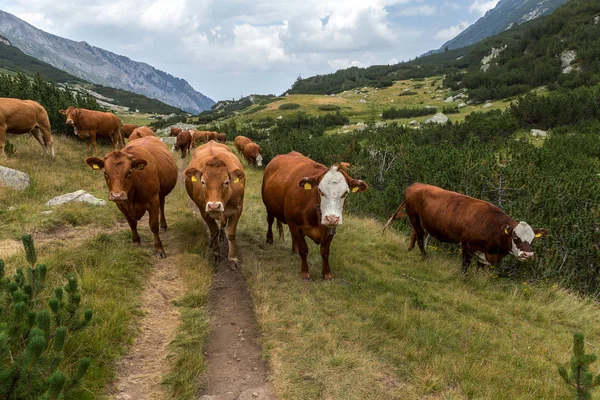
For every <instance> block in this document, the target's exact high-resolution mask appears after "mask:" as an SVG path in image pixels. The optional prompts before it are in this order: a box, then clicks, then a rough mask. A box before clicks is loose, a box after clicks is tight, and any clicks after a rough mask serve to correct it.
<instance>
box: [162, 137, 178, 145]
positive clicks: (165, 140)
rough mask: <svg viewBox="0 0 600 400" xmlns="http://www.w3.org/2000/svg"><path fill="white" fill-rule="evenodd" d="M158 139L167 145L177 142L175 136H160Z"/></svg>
mask: <svg viewBox="0 0 600 400" xmlns="http://www.w3.org/2000/svg"><path fill="white" fill-rule="evenodd" d="M160 141H161V142H163V143H164V144H166V145H167V146H169V147H171V146H173V145H174V144H175V143H177V138H176V137H175V136H167V137H161V138H160Z"/></svg>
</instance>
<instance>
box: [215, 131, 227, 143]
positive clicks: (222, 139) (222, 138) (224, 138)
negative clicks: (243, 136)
mask: <svg viewBox="0 0 600 400" xmlns="http://www.w3.org/2000/svg"><path fill="white" fill-rule="evenodd" d="M217 142H219V143H225V142H227V135H226V134H224V133H219V134H218V135H217Z"/></svg>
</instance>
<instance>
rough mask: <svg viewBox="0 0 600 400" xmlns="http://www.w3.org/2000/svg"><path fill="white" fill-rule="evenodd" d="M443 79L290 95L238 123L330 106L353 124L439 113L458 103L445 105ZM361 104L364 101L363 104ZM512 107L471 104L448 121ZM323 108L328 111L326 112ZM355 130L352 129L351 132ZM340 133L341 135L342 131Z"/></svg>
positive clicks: (499, 103)
mask: <svg viewBox="0 0 600 400" xmlns="http://www.w3.org/2000/svg"><path fill="white" fill-rule="evenodd" d="M441 79H442V77H439V76H438V77H431V78H426V79H423V80H418V81H416V80H402V81H397V82H394V85H393V86H390V87H387V88H380V89H375V88H369V87H364V88H361V89H353V90H347V91H345V92H342V93H338V94H336V95H335V96H326V95H308V94H293V95H288V96H286V97H284V98H282V99H280V100H277V101H274V102H272V103H269V104H267V105H266V107H265V106H264V105H253V106H251V107H248V108H247V109H246V110H244V111H243V112H242V113H240V114H238V115H236V117H235V118H236V121H238V122H250V121H255V120H257V119H261V118H265V117H272V118H277V117H279V116H286V115H292V114H295V113H296V112H298V111H303V112H306V113H307V114H309V115H323V114H327V113H328V112H331V111H329V110H327V107H333V106H337V107H339V108H340V111H341V112H343V113H345V114H346V115H348V116H349V118H350V122H351V123H353V124H355V123H357V122H366V121H368V120H373V119H374V120H375V121H380V120H382V119H381V117H380V114H381V113H382V112H383V111H384V110H385V109H388V108H390V107H396V108H403V107H424V106H434V107H437V108H438V110H440V111H441V110H442V109H443V108H444V107H445V106H449V105H451V104H458V103H451V104H448V103H445V102H444V100H445V99H446V98H447V97H448V96H449V95H450V93H449V92H448V89H443V90H442V89H438V85H439V84H440V82H441ZM406 89H409V90H410V93H411V95H410V96H406V95H403V94H404V90H406ZM361 101H364V102H363V103H361ZM289 103H294V104H298V105H300V108H297V109H293V110H286V109H284V108H285V107H286V106H284V108H280V106H281V105H284V104H289ZM509 105H510V101H494V102H492V106H491V107H490V108H482V106H483V104H479V105H469V106H467V107H464V108H462V109H461V110H460V113H458V114H450V115H448V118H449V119H450V120H451V121H452V122H457V121H462V120H464V118H465V117H466V116H467V115H469V114H470V113H472V112H475V111H491V110H495V109H505V108H507V107H508V106H509ZM323 106H325V107H326V109H325V110H324V109H323ZM430 117H431V116H423V117H416V118H403V119H395V120H387V121H386V122H393V121H396V122H398V123H401V124H408V123H409V122H410V121H412V120H413V119H414V120H416V121H418V122H419V123H423V122H424V121H425V120H426V119H427V118H430ZM351 129H353V127H352V126H350V130H351ZM336 132H337V131H336ZM339 133H342V131H341V130H340V132H339Z"/></svg>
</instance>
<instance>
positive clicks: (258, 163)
mask: <svg viewBox="0 0 600 400" xmlns="http://www.w3.org/2000/svg"><path fill="white" fill-rule="evenodd" d="M256 165H257V166H258V167H262V156H261V155H260V154H259V155H257V156H256Z"/></svg>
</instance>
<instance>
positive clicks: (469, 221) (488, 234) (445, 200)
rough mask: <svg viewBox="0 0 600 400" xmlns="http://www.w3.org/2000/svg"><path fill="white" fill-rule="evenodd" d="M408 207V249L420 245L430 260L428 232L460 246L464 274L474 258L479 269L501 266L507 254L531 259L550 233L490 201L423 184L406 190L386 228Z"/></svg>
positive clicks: (440, 239)
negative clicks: (538, 242) (535, 246)
mask: <svg viewBox="0 0 600 400" xmlns="http://www.w3.org/2000/svg"><path fill="white" fill-rule="evenodd" d="M404 208H405V209H406V215H407V216H408V218H409V219H410V223H411V225H412V228H413V232H412V236H411V239H410V245H409V247H408V250H412V249H413V248H414V247H415V242H417V243H418V245H419V248H420V249H421V254H423V257H426V256H427V254H426V253H425V247H424V241H423V239H424V237H425V233H426V232H427V233H429V234H430V235H431V236H433V237H434V238H436V239H438V240H439V241H441V242H445V243H460V244H461V245H462V271H463V273H466V272H467V270H468V269H469V265H470V264H471V259H472V257H473V256H475V257H476V258H477V262H478V266H479V267H481V266H482V265H483V264H486V265H490V264H498V263H499V262H500V261H501V260H502V258H504V256H506V255H507V254H512V255H514V256H516V257H518V259H519V260H521V261H523V260H527V259H530V258H532V257H533V249H532V247H531V245H532V242H533V240H534V239H535V238H536V237H542V236H546V235H547V234H548V231H546V230H545V229H541V228H540V229H538V228H532V227H531V226H529V225H528V224H527V223H526V222H523V221H521V222H517V221H515V220H514V219H512V218H511V217H509V216H508V215H506V214H505V213H504V212H503V211H502V210H501V209H499V208H498V207H496V206H495V205H493V204H491V203H488V202H487V201H483V200H478V199H474V198H472V197H469V196H465V195H463V194H460V193H456V192H451V191H448V190H444V189H441V188H439V187H437V186H431V185H425V184H422V183H415V184H413V185H411V186H409V187H408V188H406V190H405V191H404V202H402V204H401V205H400V207H399V208H398V210H397V211H396V213H394V215H392V217H391V218H390V219H389V221H388V223H387V224H386V227H387V226H388V225H389V224H390V223H391V222H392V221H393V220H394V219H397V218H400V217H401V216H403V215H404V214H403V213H402V209H404Z"/></svg>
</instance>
